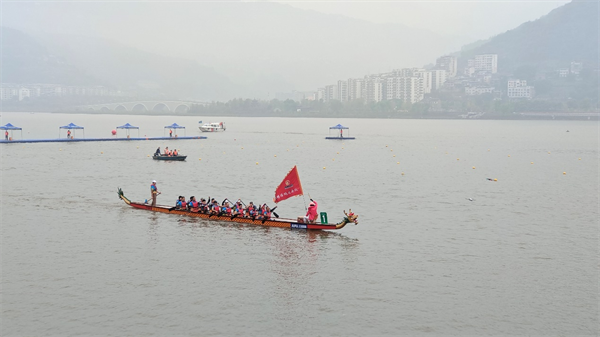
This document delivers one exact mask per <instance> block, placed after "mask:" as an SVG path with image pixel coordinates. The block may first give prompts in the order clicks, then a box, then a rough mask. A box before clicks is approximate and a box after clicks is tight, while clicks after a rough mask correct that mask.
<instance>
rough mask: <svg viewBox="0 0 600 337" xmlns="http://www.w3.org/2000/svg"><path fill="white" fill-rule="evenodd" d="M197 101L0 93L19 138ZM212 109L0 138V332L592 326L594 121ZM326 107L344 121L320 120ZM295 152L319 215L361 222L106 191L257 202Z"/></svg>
mask: <svg viewBox="0 0 600 337" xmlns="http://www.w3.org/2000/svg"><path fill="white" fill-rule="evenodd" d="M200 119H203V120H204V122H208V121H209V118H208V117H155V116H116V115H99V116H92V115H61V114H15V113H4V112H3V113H2V124H5V123H8V122H11V123H13V124H15V125H19V126H22V127H23V128H24V132H23V137H24V138H55V137H58V135H59V133H58V126H60V125H65V124H68V123H69V122H74V123H76V124H80V125H83V126H84V127H86V134H85V136H86V137H109V136H110V130H112V129H114V127H115V126H117V125H122V124H124V123H126V122H129V123H132V124H134V125H139V126H140V127H141V130H140V135H147V136H162V135H163V132H164V130H163V126H165V125H167V124H171V123H173V122H177V123H178V124H182V125H185V126H187V129H186V131H185V133H186V134H187V135H188V136H189V135H199V134H200V132H199V130H198V128H197V126H198V120H200ZM221 120H223V121H225V122H226V125H227V131H226V132H224V133H218V134H208V139H206V140H173V141H131V142H90V143H69V144H65V143H36V144H5V145H0V150H1V151H2V186H1V187H2V198H1V201H2V205H1V206H2V211H1V212H2V214H1V215H2V229H1V231H2V232H1V240H2V241H1V247H2V248H1V259H2V260H1V267H2V269H1V273H2V274H1V276H2V301H1V302H2V322H1V323H2V324H1V333H2V335H3V336H41V335H55V336H66V335H99V336H104V335H115V336H122V335H130V336H141V335H144V336H145V335H159V336H173V335H202V336H211V335H311V336H315V335H323V336H328V335H334V336H348V335H357V336H365V335H448V334H454V335H467V334H471V335H491V334H503V335H524V334H535V335H574V334H578V335H586V334H588V335H591V334H597V329H598V267H599V265H598V206H599V202H598V201H599V199H598V186H599V180H598V172H599V171H598V141H599V138H598V123H597V122H581V121H476V120H451V121H441V120H368V119H347V120H345V119H340V120H331V119H291V118H213V119H212V120H210V121H221ZM337 123H342V124H347V125H348V126H350V127H351V130H350V132H351V136H356V137H357V139H356V140H354V141H344V142H340V141H327V140H325V139H324V137H325V136H326V135H327V134H328V127H329V126H331V125H335V124H337ZM567 130H569V132H567ZM120 132H121V131H120ZM181 134H183V132H181ZM18 135H19V134H18V133H15V136H18ZM132 135H133V136H137V132H136V131H132ZM63 136H64V134H63ZM75 136H79V131H77V132H76V133H75ZM16 138H19V137H16ZM158 146H160V147H161V148H162V147H164V146H168V147H169V148H171V149H173V148H176V149H178V150H179V151H180V152H181V153H182V154H185V155H188V158H187V161H186V162H157V161H153V160H152V159H151V158H149V157H148V156H149V155H151V154H152V153H153V152H154V150H155V149H156V147H158ZM294 165H297V166H298V170H299V173H300V178H301V180H302V184H303V187H304V190H305V193H307V194H308V193H310V195H311V196H312V198H314V199H315V200H317V201H319V211H325V212H328V215H329V219H330V222H337V221H339V220H341V218H342V215H343V213H342V211H343V210H347V209H348V208H352V210H353V211H354V212H355V213H357V214H359V220H360V223H359V225H357V226H354V225H348V226H346V227H345V228H343V229H342V230H340V231H336V232H325V231H323V232H319V231H292V230H288V229H279V228H263V227H256V226H250V225H238V224H229V223H218V222H209V221H206V220H201V219H195V218H187V217H180V216H175V215H168V214H155V213H151V212H147V211H141V210H135V209H132V208H130V207H129V206H127V205H125V204H124V203H123V202H122V201H120V200H119V199H118V197H117V193H116V192H117V188H118V187H121V188H123V190H124V192H125V195H126V196H128V197H129V198H130V199H131V200H133V201H143V200H144V199H146V198H148V197H149V184H150V182H151V181H152V180H153V179H156V180H157V181H158V186H159V190H160V191H161V192H162V194H161V195H160V196H159V200H158V201H159V203H162V204H169V205H171V204H173V203H174V202H175V200H176V198H177V196H179V195H184V196H186V197H189V196H191V195H195V196H197V197H198V196H200V197H205V198H206V197H208V196H211V197H214V198H216V199H219V200H222V199H224V198H226V197H227V198H229V199H232V200H233V199H237V198H242V199H243V200H244V201H246V203H247V202H249V201H254V202H255V203H258V202H261V203H262V202H269V201H270V200H271V199H272V198H273V194H274V190H275V188H276V186H277V185H278V184H279V183H280V182H281V180H282V179H283V177H284V176H285V174H286V173H287V171H288V170H289V169H291V168H292V167H293V166H294ZM563 172H564V173H565V174H563ZM487 178H490V179H492V181H490V180H487ZM493 179H497V181H493ZM469 198H472V199H473V200H472V201H470V200H468V199H469ZM306 201H308V196H306ZM304 202H305V201H304V200H303V198H302V197H296V198H292V199H288V200H287V201H284V202H282V203H280V205H279V207H278V209H277V213H278V214H279V215H281V216H282V217H295V216H297V215H301V214H303V212H305V211H304V207H305V206H304V205H305V203H304Z"/></svg>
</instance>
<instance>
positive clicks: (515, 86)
mask: <svg viewBox="0 0 600 337" xmlns="http://www.w3.org/2000/svg"><path fill="white" fill-rule="evenodd" d="M507 89H508V90H507V91H506V94H507V95H508V98H527V99H531V98H532V97H533V94H534V88H533V87H532V86H530V85H527V81H525V80H510V81H508V85H507Z"/></svg>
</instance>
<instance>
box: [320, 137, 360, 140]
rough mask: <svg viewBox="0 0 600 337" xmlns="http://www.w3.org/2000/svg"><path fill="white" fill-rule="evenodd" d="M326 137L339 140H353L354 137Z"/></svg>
mask: <svg viewBox="0 0 600 337" xmlns="http://www.w3.org/2000/svg"><path fill="white" fill-rule="evenodd" d="M325 139H337V140H353V139H356V138H354V137H325Z"/></svg>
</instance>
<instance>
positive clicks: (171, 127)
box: [165, 123, 185, 137]
mask: <svg viewBox="0 0 600 337" xmlns="http://www.w3.org/2000/svg"><path fill="white" fill-rule="evenodd" d="M167 129H169V130H171V129H175V137H177V129H183V135H184V136H185V126H181V125H179V124H177V123H173V124H171V125H167V126H165V132H166V131H167Z"/></svg>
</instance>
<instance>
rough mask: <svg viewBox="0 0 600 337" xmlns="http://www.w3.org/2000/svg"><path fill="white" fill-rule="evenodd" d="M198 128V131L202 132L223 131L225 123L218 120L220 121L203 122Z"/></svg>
mask: <svg viewBox="0 0 600 337" xmlns="http://www.w3.org/2000/svg"><path fill="white" fill-rule="evenodd" d="M198 128H200V131H202V132H218V131H225V123H223V122H220V123H205V124H203V125H201V126H199V127H198Z"/></svg>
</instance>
